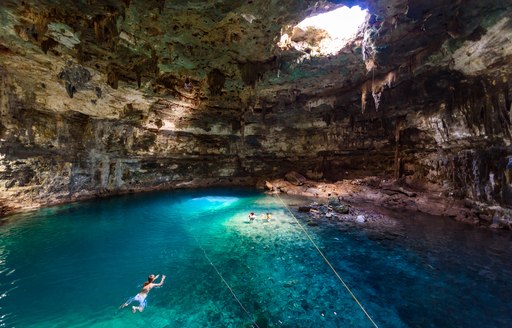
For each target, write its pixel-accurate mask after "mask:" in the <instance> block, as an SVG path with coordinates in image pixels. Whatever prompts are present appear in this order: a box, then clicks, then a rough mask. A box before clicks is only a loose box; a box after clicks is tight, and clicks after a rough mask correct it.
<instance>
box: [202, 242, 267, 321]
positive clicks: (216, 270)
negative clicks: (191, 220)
mask: <svg viewBox="0 0 512 328" xmlns="http://www.w3.org/2000/svg"><path fill="white" fill-rule="evenodd" d="M196 241H197V243H198V244H199V247H201V249H202V250H203V253H204V256H205V257H206V259H207V260H208V262H210V264H211V266H212V267H213V268H214V269H215V272H217V274H218V275H219V277H220V279H221V280H222V282H223V283H224V284H225V285H226V287H227V288H228V289H229V291H230V292H231V294H232V295H233V297H234V298H235V300H236V301H237V302H238V304H239V305H240V307H241V308H242V309H243V310H244V311H245V313H246V314H247V316H248V317H249V319H251V321H252V324H253V325H254V326H255V327H256V328H260V327H259V326H258V324H257V323H256V321H254V319H253V318H252V315H251V313H249V311H247V309H246V308H245V306H243V304H242V302H240V300H239V299H238V297H237V296H236V294H235V292H234V291H233V289H232V288H231V286H230V285H229V284H228V282H227V281H226V279H224V277H223V276H222V274H221V273H220V272H219V270H218V269H217V267H216V266H215V264H213V262H212V260H211V259H210V257H209V256H208V254H206V251H205V249H204V248H203V246H202V245H201V243H200V242H199V240H197V238H196Z"/></svg>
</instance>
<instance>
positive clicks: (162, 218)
mask: <svg viewBox="0 0 512 328" xmlns="http://www.w3.org/2000/svg"><path fill="white" fill-rule="evenodd" d="M288 201H289V202H296V201H297V200H288ZM249 212H255V213H256V219H255V220H254V221H252V222H251V221H250V220H249V218H248V214H249ZM267 213H270V219H269V220H268V219H267ZM299 224H302V226H303V227H304V229H306V231H307V232H308V234H309V235H310V237H311V239H312V240H313V241H314V242H315V244H316V245H318V247H319V249H320V250H321V251H322V252H323V253H324V254H325V256H326V258H327V259H328V260H329V261H330V263H331V264H332V265H333V267H334V268H335V270H336V271H337V272H338V273H339V274H340V276H341V277H342V278H343V279H344V281H345V282H346V283H347V285H348V286H349V287H350V288H351V290H352V291H353V292H354V295H355V297H357V299H358V300H359V301H360V302H361V304H362V305H363V306H364V307H365V309H366V310H367V311H368V313H369V315H371V317H372V318H373V319H374V320H375V322H376V323H377V324H378V325H379V326H380V327H484V326H485V327H506V326H509V325H510V323H511V321H510V319H511V315H510V313H512V292H511V291H512V288H511V287H512V286H511V282H510V277H512V266H511V264H510V261H509V258H510V257H511V255H512V249H511V245H512V242H511V237H510V234H509V233H506V232H497V231H489V230H479V229H476V228H472V227H467V226H464V225H462V224H458V223H455V222H451V221H449V220H445V219H441V218H429V217H421V216H415V217H409V216H406V217H402V218H398V219H397V224H394V225H392V226H390V227H370V226H365V225H359V224H356V223H354V224H352V223H328V224H320V225H319V226H317V227H310V226H307V225H305V224H304V221H303V220H302V219H301V218H300V216H299V220H298V221H297V220H296V219H295V218H294V217H293V216H292V215H291V214H290V212H288V210H287V209H286V208H285V207H284V206H283V204H282V203H281V202H280V201H279V199H277V198H275V197H271V196H266V195H263V194H260V193H257V192H253V191H250V190H222V189H215V190H202V191H180V192H165V193H164V192H160V193H151V194H144V195H130V196H123V197H116V198H110V199H104V200H98V201H92V202H86V203H82V204H76V205H68V206H62V207H55V208H50V209H46V210H42V211H39V212H36V213H32V214H29V215H18V216H13V217H9V218H8V219H6V220H4V221H2V225H1V226H0V237H1V241H0V325H1V326H4V327H14V326H15V327H251V326H254V327H256V326H257V327H373V325H372V323H371V322H370V320H369V319H368V318H367V317H366V315H365V314H364V313H363V311H362V310H361V308H360V307H359V305H358V304H357V303H356V302H355V300H354V298H353V297H352V296H351V295H350V294H349V292H348V291H347V289H345V288H344V286H343V285H342V284H341V282H340V281H339V279H338V278H337V277H336V276H335V275H334V272H333V270H332V269H331V268H330V267H329V266H328V265H327V264H326V262H325V261H324V260H323V259H322V257H321V256H320V254H319V253H318V251H317V249H316V248H315V246H314V245H313V243H312V242H311V240H309V239H308V237H306V235H305V234H304V232H303V231H302V229H301V227H300V226H299ZM150 273H154V274H157V273H160V274H166V275H167V276H168V279H167V280H166V282H165V284H164V285H163V286H162V287H161V288H158V289H155V290H153V291H151V293H150V294H149V297H148V306H147V308H146V309H145V311H144V312H143V313H136V314H132V313H131V311H130V309H129V308H125V309H121V310H119V309H118V306H119V305H121V304H122V303H123V302H124V301H125V300H126V299H127V298H129V297H131V296H134V295H135V294H136V293H137V292H138V290H139V289H140V287H141V285H142V283H143V282H144V281H145V279H146V277H147V276H148V275H149V274H150Z"/></svg>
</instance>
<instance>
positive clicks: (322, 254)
mask: <svg viewBox="0 0 512 328" xmlns="http://www.w3.org/2000/svg"><path fill="white" fill-rule="evenodd" d="M276 195H277V198H279V200H280V201H281V203H283V205H284V207H285V208H286V209H287V210H288V212H290V214H291V215H292V217H293V218H294V219H295V221H296V222H297V224H298V225H299V227H300V228H301V229H302V231H303V232H304V233H305V234H306V236H307V237H308V239H309V240H310V241H311V243H312V244H313V245H314V246H315V248H316V250H317V251H318V253H320V255H321V256H322V257H323V259H324V260H325V262H326V263H327V264H328V265H329V267H330V268H331V270H332V271H333V272H334V274H335V275H336V277H338V279H339V280H340V281H341V283H342V284H343V286H345V288H346V289H347V291H348V292H349V293H350V295H351V296H352V298H353V299H354V300H355V301H356V303H357V304H358V305H359V307H360V308H361V310H363V312H364V314H365V315H366V316H367V317H368V319H369V320H370V321H371V322H372V324H373V325H374V326H375V327H376V328H378V327H379V326H377V324H376V323H375V321H373V319H372V317H370V315H369V314H368V312H366V310H365V309H364V307H363V305H362V304H361V302H359V300H358V299H357V297H356V296H355V295H354V293H352V291H351V290H350V288H349V287H348V286H347V284H346V283H345V281H343V279H341V276H340V275H339V274H338V272H337V271H336V269H334V267H333V266H332V264H331V262H329V260H328V259H327V258H326V257H325V255H324V253H322V251H321V250H320V248H318V246H317V245H316V243H315V242H314V241H313V239H311V237H310V236H309V234H308V233H307V231H306V229H304V227H303V226H302V224H300V222H299V220H297V218H296V217H295V215H294V214H293V213H292V211H291V210H290V209H289V208H288V206H287V205H286V204H285V203H284V202H283V200H282V199H281V197H280V196H279V194H276Z"/></svg>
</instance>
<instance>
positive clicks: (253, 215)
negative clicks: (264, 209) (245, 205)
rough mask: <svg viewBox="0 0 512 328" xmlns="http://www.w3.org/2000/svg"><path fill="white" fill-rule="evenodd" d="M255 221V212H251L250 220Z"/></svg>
mask: <svg viewBox="0 0 512 328" xmlns="http://www.w3.org/2000/svg"><path fill="white" fill-rule="evenodd" d="M254 219H256V215H255V214H254V212H251V214H249V220H251V222H252V221H254Z"/></svg>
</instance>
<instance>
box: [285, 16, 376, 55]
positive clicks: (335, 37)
mask: <svg viewBox="0 0 512 328" xmlns="http://www.w3.org/2000/svg"><path fill="white" fill-rule="evenodd" d="M367 14H368V10H366V9H362V8H361V7H359V6H354V7H351V8H349V7H346V6H343V7H339V8H337V9H335V10H332V11H329V12H326V13H323V14H319V15H315V16H311V17H307V18H306V19H304V20H303V21H302V22H300V23H299V24H297V25H295V26H293V27H288V28H285V29H283V32H282V34H281V39H280V41H279V43H278V46H279V47H280V48H281V49H291V48H295V49H296V50H299V51H301V52H304V53H305V57H318V56H328V55H334V54H336V53H337V52H339V51H340V50H341V49H342V48H343V47H344V46H345V45H346V44H347V43H349V42H350V41H351V40H353V39H354V38H355V37H356V35H357V31H358V29H359V27H360V26H361V25H362V24H363V23H364V21H365V19H366V15H367Z"/></svg>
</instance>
